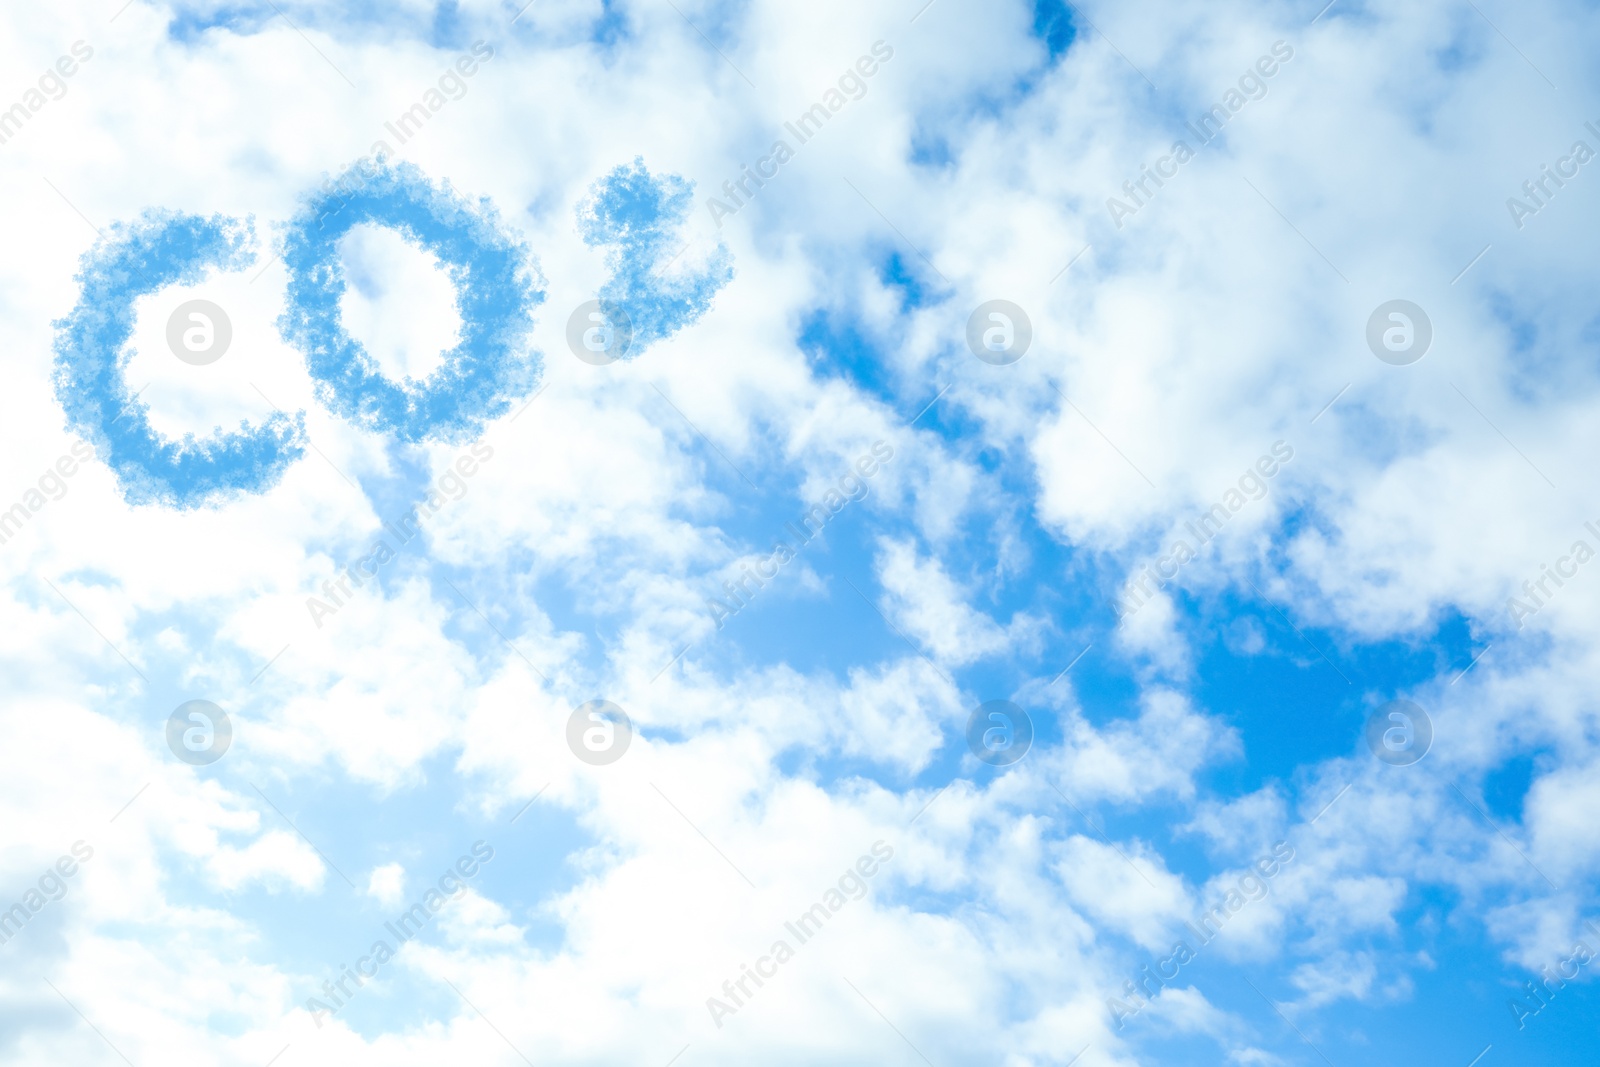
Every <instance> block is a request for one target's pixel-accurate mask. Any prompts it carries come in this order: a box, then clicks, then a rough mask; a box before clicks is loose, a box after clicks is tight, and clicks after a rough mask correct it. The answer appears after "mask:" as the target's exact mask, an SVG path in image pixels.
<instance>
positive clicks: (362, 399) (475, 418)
mask: <svg viewBox="0 0 1600 1067" xmlns="http://www.w3.org/2000/svg"><path fill="white" fill-rule="evenodd" d="M352 186H353V189H352ZM324 190H325V191H322V192H318V193H316V194H314V195H313V196H312V197H311V198H310V199H309V200H308V201H307V202H306V205H305V208H304V210H302V211H301V212H300V214H299V215H297V216H296V217H295V218H294V220H293V221H292V222H291V223H290V225H289V230H288V233H287V234H286V236H285V238H284V254H283V259H284V263H285V264H286V265H287V267H288V270H289V291H288V310H287V311H285V312H284V314H283V315H282V317H280V318H279V319H278V329H279V331H280V332H281V333H282V334H283V338H284V340H285V341H287V342H288V343H289V344H291V345H293V346H295V347H296V348H298V349H299V350H300V351H301V352H302V353H304V354H305V357H306V366H307V369H308V370H309V371H310V373H311V377H312V378H313V379H314V380H315V382H316V389H317V397H318V399H320V400H321V401H322V402H323V403H324V404H326V405H327V406H328V408H329V409H330V410H331V411H333V412H334V413H335V414H337V415H340V416H342V417H344V418H346V419H348V420H350V421H351V422H352V423H354V424H355V425H357V426H360V427H362V428H363V429H367V430H371V431H374V432H380V433H385V434H389V435H392V436H394V437H395V438H397V439H399V440H401V441H405V442H407V443H416V442H419V441H434V440H438V441H461V440H466V439H468V438H470V437H473V436H476V435H477V434H478V433H480V432H481V431H482V429H483V427H484V424H485V423H486V422H487V421H488V420H490V419H493V418H495V417H496V416H498V415H501V414H503V413H504V412H505V411H507V410H508V409H509V408H510V406H511V401H512V400H513V399H515V398H517V397H520V396H524V395H526V394H527V393H528V392H530V391H531V390H532V388H533V386H534V385H535V384H536V383H537V381H538V379H539V371H540V360H539V356H538V354H537V353H536V352H531V351H529V352H526V353H524V347H525V343H526V341H527V337H528V334H529V333H530V332H531V330H532V328H533V316H532V312H533V309H534V308H536V307H537V306H538V305H539V304H540V303H541V302H543V300H544V292H543V291H542V290H541V289H540V288H539V283H540V282H541V281H542V279H541V278H540V277H539V274H538V268H537V267H536V266H533V265H532V264H533V260H532V258H531V256H530V254H529V252H528V250H527V249H526V248H525V247H524V246H523V245H522V244H521V242H520V241H518V240H517V239H516V238H515V237H514V236H513V235H511V234H510V233H509V232H507V231H506V230H505V229H504V228H503V227H502V225H501V223H500V221H499V217H498V215H497V214H496V212H495V210H494V208H493V207H492V206H491V205H490V204H489V202H488V201H487V200H483V201H480V202H479V203H478V204H476V205H473V204H471V203H469V202H467V201H466V200H464V199H462V198H461V197H460V196H458V195H457V194H456V193H455V192H454V191H453V190H452V189H450V188H449V187H448V186H434V185H431V184H430V183H429V182H428V181H427V179H426V178H424V177H423V175H422V172H421V171H419V170H418V169H417V168H416V167H414V166H412V165H411V164H404V163H403V164H400V165H398V166H390V165H387V164H381V165H378V166H369V167H368V168H366V169H363V170H356V169H352V171H350V172H348V173H346V174H345V175H343V176H341V177H340V178H339V179H337V180H336V181H335V182H333V183H332V186H331V187H330V186H324ZM360 223H372V224H374V225H378V226H383V227H387V228H390V229H393V230H395V231H396V232H398V233H399V234H400V235H401V236H402V237H403V238H405V239H406V240H407V241H408V242H410V243H412V244H414V245H416V246H418V247H420V248H422V249H423V250H425V251H428V252H431V253H433V254H434V255H435V256H437V257H438V258H439V260H440V261H441V262H442V263H444V264H445V266H446V269H447V270H448V271H449V273H450V276H451V279H452V281H453V282H454V283H455V287H456V309H457V311H458V312H459V313H460V315H461V342H460V343H459V344H458V345H456V347H454V348H452V349H451V350H450V351H448V352H446V353H445V354H444V360H443V363H442V364H441V365H440V366H439V368H438V369H437V370H436V371H435V372H434V373H433V374H431V375H429V377H428V378H427V379H426V380H425V381H422V382H416V381H413V380H411V379H407V380H406V381H404V382H395V381H393V380H391V379H389V378H387V377H385V376H384V375H383V374H382V372H381V371H380V370H379V369H378V365H377V363H376V361H374V360H373V359H372V357H371V356H370V355H369V354H368V353H367V351H366V349H365V348H364V347H363V346H362V345H361V343H360V342H359V341H356V340H355V339H354V338H352V337H351V336H350V335H349V334H348V333H346V332H345V329H344V325H343V323H342V321H341V318H340V312H339V299H340V297H341V296H343V295H344V291H345V277H344V269H343V266H342V264H341V261H340V258H339V248H338V244H339V239H340V238H341V237H343V236H344V235H345V234H346V233H348V232H349V231H350V229H351V227H353V226H356V225H358V224H360Z"/></svg>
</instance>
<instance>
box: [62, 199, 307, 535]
mask: <svg viewBox="0 0 1600 1067" xmlns="http://www.w3.org/2000/svg"><path fill="white" fill-rule="evenodd" d="M254 246H255V232H254V227H253V224H252V221H251V220H250V219H231V218H225V217H223V216H221V215H213V216H211V217H210V218H204V217H202V216H199V215H187V214H182V213H178V212H170V211H149V212H146V213H145V214H144V215H143V216H141V217H140V219H139V220H138V221H137V222H133V223H128V224H120V223H119V224H117V225H114V226H113V227H112V228H111V231H110V233H109V234H107V235H106V236H104V237H102V238H101V240H100V241H99V242H97V243H96V244H95V245H94V247H93V248H91V249H90V250H89V251H88V252H86V253H85V254H84V256H83V259H82V261H81V264H80V270H79V272H78V282H79V284H80V285H81V286H82V294H81V296H80V297H79V300H78V303H77V306H76V307H74V308H73V309H72V312H71V314H69V315H68V316H67V317H66V318H64V319H59V320H57V321H56V322H55V323H54V326H55V330H56V341H55V353H56V358H55V373H54V379H55V389H56V397H57V399H58V400H59V401H60V402H61V406H62V408H63V409H64V410H65V412H66V416H67V424H68V426H69V428H70V429H72V430H73V431H74V432H75V433H77V434H79V435H80V436H82V437H84V438H85V439H87V440H88V441H89V442H90V443H91V444H93V445H94V448H95V451H96V452H97V453H98V454H99V456H100V458H101V459H103V460H104V461H105V462H106V463H107V465H109V466H110V467H111V469H112V471H113V472H114V473H115V474H116V476H117V480H118V482H119V483H120V484H121V486H122V492H123V495H124V497H126V498H127V500H128V502H129V503H131V504H164V505H166V506H168V507H177V508H194V507H199V506H201V505H203V504H209V503H213V502H217V501H219V500H223V499H227V498H230V497H233V496H237V495H239V494H242V493H259V492H264V491H265V490H267V489H269V488H271V487H272V486H273V485H275V484H277V482H278V479H279V478H281V477H282V476H283V472H284V471H285V470H286V469H287V468H288V466H289V464H291V463H293V462H294V461H295V460H297V459H298V458H300V456H301V454H302V453H303V452H304V444H305V440H306V436H305V413H304V412H298V413H296V414H295V415H294V416H293V417H292V418H291V417H290V416H287V415H285V414H283V413H281V412H279V413H276V414H274V415H272V416H271V417H270V418H268V419H267V420H266V421H265V422H264V423H262V424H261V425H260V426H252V425H251V424H249V423H244V424H242V425H241V426H240V428H239V429H238V430H237V431H235V432H218V433H216V434H213V435H212V436H210V437H207V438H205V439H204V440H197V439H196V438H195V437H194V436H193V435H192V434H190V435H186V436H185V437H184V438H183V439H182V440H181V441H172V440H167V439H164V438H162V437H161V436H160V435H158V434H157V433H156V432H155V431H154V430H153V429H152V428H151V426H150V421H149V418H148V417H147V412H148V411H149V407H148V406H147V405H146V404H144V403H142V402H141V401H140V400H139V399H138V398H137V397H135V396H133V395H131V394H130V393H129V392H128V385H127V382H126V381H125V380H124V376H123V370H124V368H125V367H126V366H127V364H128V361H129V359H130V358H132V355H133V353H132V351H131V350H129V351H124V349H125V347H126V346H127V343H128V339H129V338H130V337H131V336H132V334H133V327H134V302H135V301H136V300H137V299H138V298H139V297H141V296H144V295H145V294H147V293H154V292H156V291H158V290H160V289H164V288H166V287H167V286H170V285H194V284H196V283H198V282H199V281H200V280H201V279H202V277H203V276H204V275H205V273H206V272H207V270H208V269H214V270H223V271H237V270H243V269H245V268H246V267H248V266H249V265H250V263H251V262H252V261H253V260H254V258H255V253H254Z"/></svg>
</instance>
